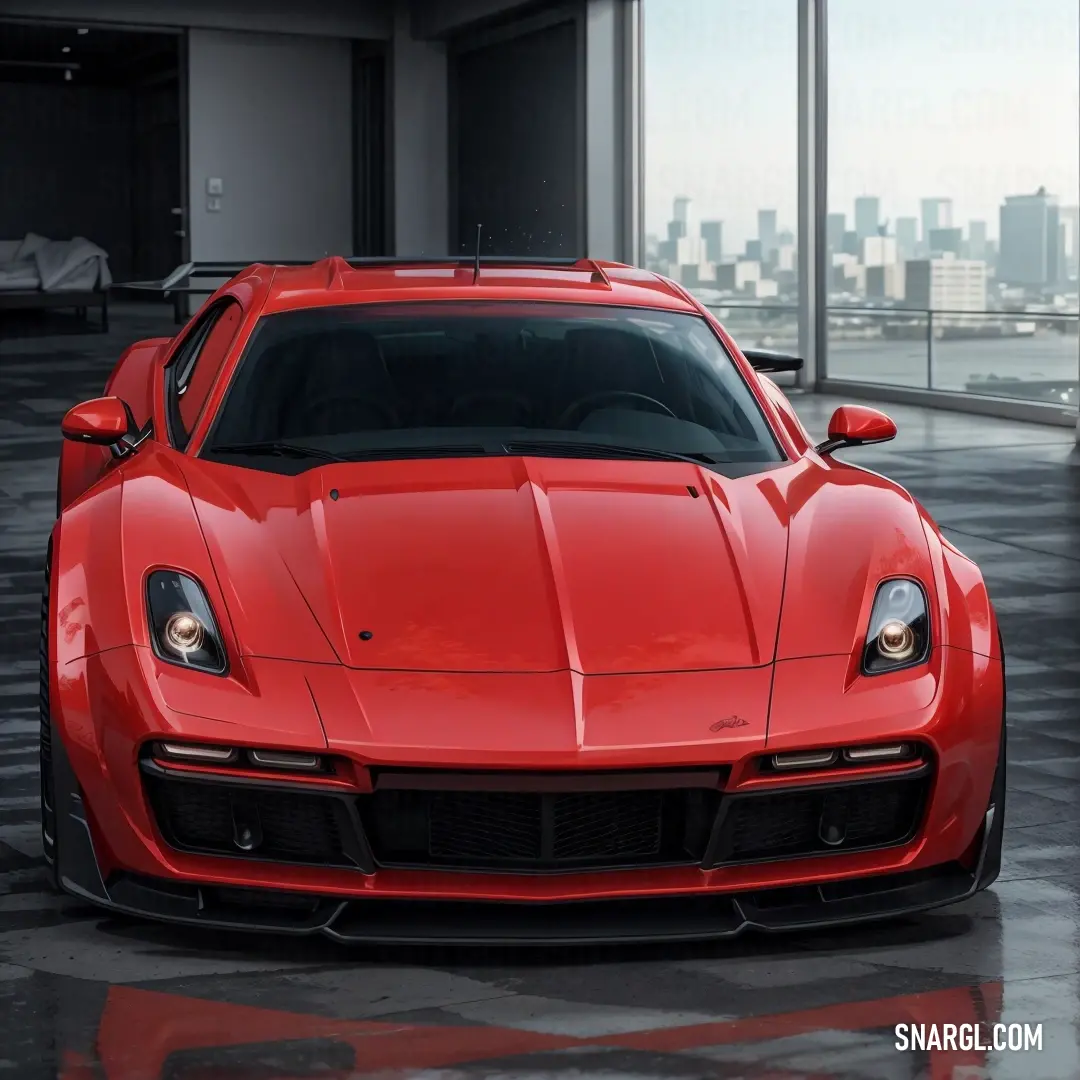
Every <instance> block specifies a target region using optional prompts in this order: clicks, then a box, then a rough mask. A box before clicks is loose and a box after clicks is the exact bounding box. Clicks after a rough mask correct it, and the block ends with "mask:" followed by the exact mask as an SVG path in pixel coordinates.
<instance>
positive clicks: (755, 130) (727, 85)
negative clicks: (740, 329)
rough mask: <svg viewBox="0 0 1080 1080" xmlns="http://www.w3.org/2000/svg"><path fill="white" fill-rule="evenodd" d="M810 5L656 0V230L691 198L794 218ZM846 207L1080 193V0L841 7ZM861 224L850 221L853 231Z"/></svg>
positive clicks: (838, 32)
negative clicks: (875, 201)
mask: <svg viewBox="0 0 1080 1080" xmlns="http://www.w3.org/2000/svg"><path fill="white" fill-rule="evenodd" d="M797 2H798V0H644V11H645V15H644V18H645V30H644V34H645V143H646V148H645V170H646V184H645V201H646V208H645V209H646V228H647V231H649V232H656V233H660V232H662V231H663V228H664V223H665V222H666V221H667V220H668V218H670V216H671V200H672V198H673V196H675V195H677V194H683V195H688V196H690V198H692V199H693V206H692V209H691V213H692V216H693V217H694V218H697V219H700V218H720V219H722V220H723V221H724V233H725V235H724V248H725V250H726V251H729V252H732V251H735V250H738V249H739V248H741V246H742V244H744V243H745V241H746V240H747V239H748V238H750V237H752V236H754V235H756V232H757V217H756V215H757V210H758V208H759V207H761V208H775V209H777V210H778V211H779V214H780V220H781V225H787V226H789V227H791V228H792V229H794V228H795V224H796V221H795V202H796V189H797V171H796V170H797V164H796V140H797V127H796V124H797V100H796V85H797V82H796V79H797V67H796V65H797V54H796V44H797V42H796V38H797V23H796V18H797ZM829 111H830V117H829V208H830V210H833V211H836V210H842V211H846V212H847V214H848V217H849V221H850V219H851V217H852V214H853V209H852V203H853V200H854V199H855V197H856V196H857V195H862V194H868V195H878V196H880V197H881V200H882V216H883V217H884V218H889V219H891V220H895V218H896V217H898V216H907V215H911V216H917V215H918V212H919V199H920V198H921V197H924V196H944V197H950V196H951V197H952V199H953V200H954V224H963V225H965V226H966V224H967V222H968V220H969V219H973V218H974V219H982V220H985V221H987V222H988V224H989V231H990V235H991V236H996V235H997V231H998V229H997V221H998V207H999V206H1000V204H1001V200H1002V197H1003V196H1004V195H1013V194H1020V193H1024V192H1031V191H1035V190H1036V189H1037V188H1038V187H1039V186H1040V185H1045V186H1046V187H1047V189H1048V190H1049V191H1051V192H1053V193H1054V194H1057V195H1058V196H1059V197H1060V199H1061V201H1062V203H1063V204H1076V203H1077V202H1080V4H1078V3H1077V0H829ZM849 227H850V226H849Z"/></svg>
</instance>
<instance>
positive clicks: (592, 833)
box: [361, 780, 720, 871]
mask: <svg viewBox="0 0 1080 1080" xmlns="http://www.w3.org/2000/svg"><path fill="white" fill-rule="evenodd" d="M511 783H513V781H512V780H508V785H509V784H511ZM719 799H720V793H719V791H716V790H710V789H705V788H681V789H673V790H626V791H619V790H615V791H558V792H537V791H531V792H522V791H467V790H465V791H425V790H387V791H376V792H375V794H374V795H371V796H367V797H365V798H363V799H362V800H361V804H362V805H361V818H362V819H363V822H364V827H365V831H366V832H367V836H368V840H369V842H370V844H371V847H372V851H373V854H374V857H375V860H376V862H378V863H379V864H380V865H383V866H395V865H396V866H432V867H441V868H444V869H477V870H524V871H529V870H555V871H558V870H563V871H571V870H576V869H603V868H614V867H623V866H626V867H633V866H655V865H670V864H678V863H696V862H699V861H700V860H701V857H702V855H703V854H704V852H705V847H706V845H707V843H708V839H709V835H710V833H711V831H712V824H713V821H714V820H715V817H716V810H717V807H718V805H719Z"/></svg>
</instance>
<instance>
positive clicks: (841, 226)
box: [825, 214, 847, 252]
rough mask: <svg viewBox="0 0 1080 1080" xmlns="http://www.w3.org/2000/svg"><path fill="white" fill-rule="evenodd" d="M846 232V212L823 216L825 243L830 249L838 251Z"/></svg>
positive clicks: (842, 244)
mask: <svg viewBox="0 0 1080 1080" xmlns="http://www.w3.org/2000/svg"><path fill="white" fill-rule="evenodd" d="M846 232H847V214H829V215H828V216H827V217H826V218H825V243H826V245H827V246H828V248H829V250H830V251H837V252H838V251H840V249H841V248H842V247H843V246H844V233H846Z"/></svg>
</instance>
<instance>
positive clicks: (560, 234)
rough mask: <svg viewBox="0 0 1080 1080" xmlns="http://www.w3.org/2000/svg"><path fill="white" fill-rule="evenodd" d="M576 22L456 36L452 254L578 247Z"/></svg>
mask: <svg viewBox="0 0 1080 1080" xmlns="http://www.w3.org/2000/svg"><path fill="white" fill-rule="evenodd" d="M581 48H582V41H581V24H580V20H578V19H577V18H575V17H574V16H572V15H571V16H569V17H568V18H566V19H560V20H559V21H557V22H550V23H546V24H543V25H535V24H533V25H522V26H521V28H520V32H517V33H514V32H512V31H511V30H510V29H509V28H507V29H506V30H505V31H503V32H501V33H499V34H498V35H495V36H493V37H492V38H491V39H490V40H484V39H479V40H478V41H476V42H469V41H467V40H466V41H462V42H460V43H458V47H457V48H456V50H455V55H454V62H453V67H452V71H451V80H452V87H451V95H452V100H453V106H452V114H451V116H452V119H451V123H452V124H453V131H454V140H453V148H452V160H451V170H452V174H453V177H454V190H453V201H454V220H453V226H454V227H453V233H452V237H451V241H452V243H453V244H454V246H455V250H456V251H457V252H468V251H472V250H473V246H474V243H475V229H476V225H477V224H480V225H482V226H483V233H482V237H481V251H482V252H483V253H484V254H489V255H521V256H536V257H543V256H556V257H570V256H578V255H581V254H583V252H584V248H585V244H586V237H585V235H584V232H585V229H584V225H585V205H584V198H585V190H584V188H585V183H584V179H585V178H584V168H585V162H584V154H585V131H584V124H583V104H584V103H583V101H582V86H581V79H580V73H581V67H580V64H581V51H580V50H581Z"/></svg>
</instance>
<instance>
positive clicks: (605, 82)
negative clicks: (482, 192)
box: [585, 0, 642, 263]
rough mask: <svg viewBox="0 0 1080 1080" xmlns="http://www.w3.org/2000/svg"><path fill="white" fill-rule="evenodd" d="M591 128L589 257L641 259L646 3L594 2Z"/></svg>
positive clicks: (589, 19) (589, 41)
mask: <svg viewBox="0 0 1080 1080" xmlns="http://www.w3.org/2000/svg"><path fill="white" fill-rule="evenodd" d="M585 130H586V152H585V173H586V188H585V191H586V194H585V205H586V213H585V221H586V226H585V229H586V242H587V251H586V254H588V255H589V256H590V257H592V258H595V259H614V260H617V261H620V262H631V263H633V262H636V261H638V260H639V258H640V229H641V226H640V220H641V187H642V185H641V178H640V172H641V65H640V0H589V3H588V5H587V8H586V20H585Z"/></svg>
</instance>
